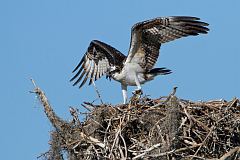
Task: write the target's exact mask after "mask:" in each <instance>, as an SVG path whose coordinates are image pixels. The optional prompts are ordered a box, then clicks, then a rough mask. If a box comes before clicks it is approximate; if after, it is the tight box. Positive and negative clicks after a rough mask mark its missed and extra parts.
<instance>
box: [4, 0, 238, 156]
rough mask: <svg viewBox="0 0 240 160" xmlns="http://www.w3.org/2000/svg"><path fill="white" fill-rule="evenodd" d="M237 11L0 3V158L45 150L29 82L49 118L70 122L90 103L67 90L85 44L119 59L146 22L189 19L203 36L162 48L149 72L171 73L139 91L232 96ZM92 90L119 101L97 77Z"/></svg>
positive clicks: (64, 1) (228, 7) (186, 2)
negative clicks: (104, 46)
mask: <svg viewBox="0 0 240 160" xmlns="http://www.w3.org/2000/svg"><path fill="white" fill-rule="evenodd" d="M239 7H240V1H239V0H231V1H217V0H212V1H207V0H202V1H192V0H182V1H177V0H169V1H159V0H151V1H143V0H132V1H117V2H113V1H110V0H102V1H91V0H88V1H84V2H83V1H79V0H78V1H77V0H6V1H1V2H0V53H1V58H0V73H1V80H0V82H1V83H0V88H1V93H0V94H1V95H0V100H1V111H0V123H1V132H0V143H1V145H0V152H1V159H4V160H8V159H9V160H13V159H24V160H28V159H29V160H31V159H37V156H39V155H40V154H41V153H43V152H45V151H47V150H48V148H49V146H48V140H49V132H50V130H51V129H52V126H51V124H50V123H49V121H48V120H47V118H46V116H45V114H44V112H43V109H42V106H41V104H40V103H39V102H38V100H37V98H36V96H35V95H34V94H30V93H29V91H30V90H33V86H32V84H31V82H30V78H31V77H32V78H34V79H35V81H36V83H37V85H39V86H40V87H41V88H42V89H43V90H44V91H45V93H46V95H47V96H48V98H49V100H50V103H51V105H52V106H53V107H54V109H55V111H56V112H57V114H59V116H61V117H63V118H64V119H66V120H70V119H71V116H70V114H69V111H68V110H69V108H68V107H69V106H76V107H79V108H80V110H81V111H83V112H84V111H85V110H83V109H82V108H81V106H80V104H81V103H82V102H83V101H88V102H92V101H94V100H95V99H97V96H96V93H95V91H94V88H93V86H87V85H86V86H84V87H83V88H82V89H81V90H79V89H78V88H77V87H72V86H71V83H69V79H70V78H71V77H72V74H71V71H72V70H73V68H74V67H75V66H76V65H77V63H78V62H79V60H80V58H81V57H82V56H83V54H84V53H85V51H86V49H87V47H88V45H89V43H90V41H91V40H92V39H99V40H102V41H104V42H106V43H108V44H110V45H112V46H114V47H115V48H117V49H118V50H120V51H121V52H123V53H125V54H127V51H128V47H129V39H130V28H131V27H132V25H133V24H134V23H136V22H140V21H143V20H147V19H150V18H154V17H158V16H171V15H186V16H187V15H189V16H197V17H200V18H201V19H202V20H203V21H206V22H208V23H209V24H210V26H209V28H210V32H209V34H208V35H201V36H198V37H188V38H183V39H181V40H176V41H174V42H171V43H167V44H164V45H163V46H162V48H161V54H160V58H159V60H158V63H157V65H156V66H158V67H167V68H169V69H171V70H172V71H173V73H172V74H171V75H168V76H162V77H158V78H156V79H155V80H154V81H152V82H149V83H147V84H146V85H144V86H143V90H144V93H146V94H148V95H151V97H152V98H157V97H159V96H163V95H168V94H169V93H170V92H171V90H172V88H173V87H174V86H178V90H177V96H178V97H180V98H184V99H191V100H194V101H197V100H212V99H222V98H223V99H226V100H231V99H232V98H233V97H235V96H236V97H240V91H239V90H240V84H239V82H240V74H239V69H240V64H239V60H240V44H239V36H240V30H239V28H240V20H239V15H240V13H239V12H240V11H239ZM96 85H97V87H98V89H99V91H100V92H101V95H102V99H103V101H104V102H106V103H113V104H116V103H121V102H122V95H121V90H120V84H119V83H117V82H114V81H111V82H109V81H106V79H105V78H102V79H101V80H99V81H97V82H96ZM133 89H135V88H133V87H130V88H129V95H131V90H133ZM96 103H99V101H96Z"/></svg>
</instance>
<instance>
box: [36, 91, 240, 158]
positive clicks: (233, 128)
mask: <svg viewBox="0 0 240 160" xmlns="http://www.w3.org/2000/svg"><path fill="white" fill-rule="evenodd" d="M37 89H39V88H36V89H35V93H36V94H37V95H38V97H39V99H40V101H41V102H42V103H43V106H44V109H45V113H46V114H47V116H48V118H49V120H50V121H51V123H52V125H53V126H54V128H55V129H54V131H52V132H51V141H50V146H51V148H50V150H49V151H48V152H46V153H45V154H42V155H41V158H42V159H64V157H67V159H70V160H78V159H100V160H102V159H163V160H164V159H212V160H213V159H221V160H223V159H230V160H231V159H233V160H235V159H239V158H240V102H239V99H237V98H234V99H233V100H231V101H229V102H227V101H225V100H216V101H208V102H191V101H188V100H182V99H179V98H177V97H175V96H174V95H173V94H171V95H170V96H167V97H160V98H158V99H150V98H147V97H144V98H136V97H133V98H132V100H131V101H130V103H129V104H126V105H111V104H103V105H94V104H91V103H85V104H84V105H83V106H84V107H86V108H88V109H90V110H91V111H90V112H89V113H88V114H87V116H86V119H85V121H84V122H80V121H79V119H78V115H79V112H78V110H77V109H74V108H70V113H71V115H72V117H73V119H72V121H70V122H66V121H64V120H62V119H60V118H59V117H57V116H56V115H55V114H54V112H53V110H52V109H51V106H50V105H49V104H48V102H47V99H46V97H45V99H44V96H45V95H44V93H43V92H42V91H41V90H40V89H39V90H37ZM44 101H45V102H44ZM46 105H49V106H46Z"/></svg>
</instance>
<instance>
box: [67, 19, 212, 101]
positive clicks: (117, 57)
mask: <svg viewBox="0 0 240 160" xmlns="http://www.w3.org/2000/svg"><path fill="white" fill-rule="evenodd" d="M207 26H208V24H207V23H205V22H202V21H200V19H199V18H197V17H189V16H171V17H158V18H155V19H151V20H146V21H143V22H139V23H136V24H135V25H133V27H132V29H131V41H130V48H129V51H128V56H125V55H124V54H122V53H121V52H120V51H118V50H117V49H115V48H113V47H112V46H110V45H108V44H106V43H104V42H101V41H98V40H93V41H91V43H90V45H89V47H88V49H87V52H86V53H85V54H84V56H83V58H82V59H81V61H80V62H79V64H78V65H77V66H76V68H75V69H74V70H73V72H76V74H75V75H74V76H73V77H72V79H71V80H70V81H73V80H75V82H74V84H73V85H74V86H75V85H77V84H78V83H79V82H81V83H80V86H79V88H81V87H82V86H83V85H84V84H85V83H86V81H87V80H88V79H89V85H90V84H92V83H93V81H96V80H98V79H99V78H101V77H102V76H103V75H106V77H107V78H109V79H114V80H116V81H118V82H120V83H121V87H122V94H123V102H124V103H126V102H127V86H137V89H136V91H135V93H140V94H142V88H141V84H144V83H145V82H148V81H151V80H153V79H154V77H156V76H158V75H166V74H170V73H171V70H169V69H166V68H153V67H154V65H155V63H156V61H157V59H158V57H159V50H160V46H161V44H163V43H166V42H169V41H173V40H175V39H179V38H181V37H187V36H196V35H199V34H206V33H208V31H209V29H208V28H207Z"/></svg>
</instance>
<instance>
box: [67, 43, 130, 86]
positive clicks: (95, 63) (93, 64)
mask: <svg viewBox="0 0 240 160" xmlns="http://www.w3.org/2000/svg"><path fill="white" fill-rule="evenodd" d="M125 58H126V56H125V55H123V54H122V53H121V52H120V51H118V50H117V49H115V48H113V47H111V46H110V45H108V44H106V43H103V42H100V41H98V40H93V41H92V42H91V43H90V45H89V47H88V50H87V52H86V53H85V55H84V56H83V58H82V59H81V61H80V62H79V64H78V65H77V66H76V68H75V69H74V70H73V72H77V73H76V74H75V75H74V76H73V77H72V79H71V80H70V81H73V80H76V81H75V82H74V84H73V85H74V86H75V85H77V84H78V83H79V82H80V81H81V80H82V79H83V77H84V76H85V77H84V79H83V81H82V82H81V84H80V86H79V88H81V87H82V86H83V85H84V84H85V83H86V81H87V80H88V79H90V81H89V85H90V84H91V83H92V82H93V81H96V80H97V79H99V78H100V77H101V76H103V75H104V74H105V73H106V71H107V70H108V68H110V67H111V66H116V67H118V68H122V67H123V66H122V65H123V64H122V62H123V61H124V59H125ZM79 75H80V76H79Z"/></svg>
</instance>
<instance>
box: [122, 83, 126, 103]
mask: <svg viewBox="0 0 240 160" xmlns="http://www.w3.org/2000/svg"><path fill="white" fill-rule="evenodd" d="M121 87H122V94H123V104H126V103H127V85H124V84H121Z"/></svg>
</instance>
